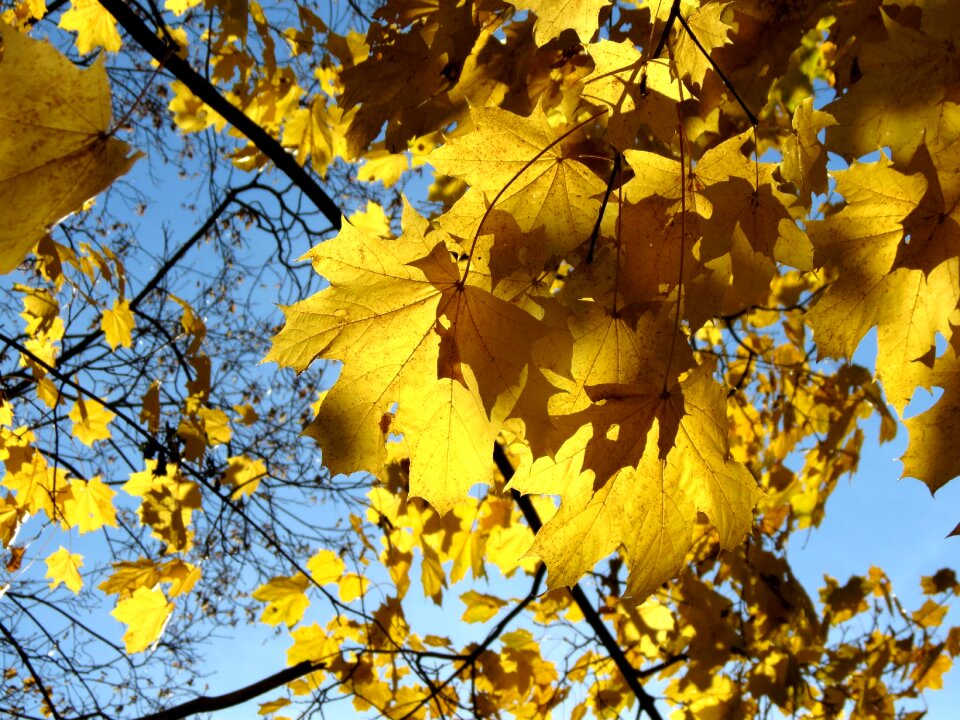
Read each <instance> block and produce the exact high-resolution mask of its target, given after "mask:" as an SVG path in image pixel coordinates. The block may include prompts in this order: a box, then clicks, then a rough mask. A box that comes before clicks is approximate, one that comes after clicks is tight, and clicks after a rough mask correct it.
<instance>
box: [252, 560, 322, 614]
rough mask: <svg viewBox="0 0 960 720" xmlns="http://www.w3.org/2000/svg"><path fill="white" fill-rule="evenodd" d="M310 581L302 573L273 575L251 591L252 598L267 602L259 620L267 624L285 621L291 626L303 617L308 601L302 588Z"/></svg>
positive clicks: (305, 587)
mask: <svg viewBox="0 0 960 720" xmlns="http://www.w3.org/2000/svg"><path fill="white" fill-rule="evenodd" d="M309 584H310V581H309V580H308V579H307V576H306V575H304V574H303V573H297V574H296V575H294V576H293V577H282V576H281V577H275V578H273V579H272V580H270V582H268V583H266V584H265V585H261V586H260V587H258V588H257V589H256V590H255V591H254V592H253V595H252V597H253V599H254V600H259V601H261V602H265V603H267V606H266V607H265V608H264V609H263V614H262V615H261V616H260V620H262V621H263V622H265V623H266V624H267V625H279V624H280V623H285V624H286V626H287V627H292V626H293V625H296V624H297V622H299V620H300V618H302V617H303V613H304V611H306V609H307V606H308V605H310V601H309V600H308V599H307V596H306V595H305V594H304V590H306V589H307V586H308V585H309Z"/></svg>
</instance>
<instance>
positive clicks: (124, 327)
mask: <svg viewBox="0 0 960 720" xmlns="http://www.w3.org/2000/svg"><path fill="white" fill-rule="evenodd" d="M134 326H135V323H134V320H133V313H132V312H130V303H129V302H128V301H127V300H121V299H119V298H117V299H116V300H114V301H113V307H112V308H109V309H107V310H104V311H103V318H102V319H101V320H100V327H101V328H102V329H103V334H104V337H106V339H107V344H108V345H109V346H110V349H111V350H116V349H117V348H118V347H127V348H128V347H130V346H131V344H132V343H133V338H132V335H131V333H132V332H133V328H134Z"/></svg>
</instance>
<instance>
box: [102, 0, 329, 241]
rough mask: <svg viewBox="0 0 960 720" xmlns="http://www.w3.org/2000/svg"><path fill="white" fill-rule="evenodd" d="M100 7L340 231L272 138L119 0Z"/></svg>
mask: <svg viewBox="0 0 960 720" xmlns="http://www.w3.org/2000/svg"><path fill="white" fill-rule="evenodd" d="M100 4H101V5H103V7H105V8H106V9H107V11H108V12H109V13H110V14H111V15H113V17H114V18H115V19H116V21H117V22H118V23H120V25H121V26H122V27H123V29H124V30H126V31H127V32H128V33H129V34H130V37H132V38H133V39H134V41H135V42H136V43H137V44H138V45H140V47H142V48H143V49H144V50H146V51H147V52H148V53H150V55H151V56H153V58H154V59H155V60H156V61H157V62H159V63H160V65H161V67H165V68H166V69H167V70H169V71H170V72H171V73H172V74H173V76H174V77H175V78H177V80H179V81H180V82H182V83H183V84H184V85H186V86H187V88H188V89H189V90H190V92H192V93H193V94H194V95H196V96H197V97H198V98H200V99H201V100H203V102H205V103H206V104H207V105H209V106H210V107H211V108H213V109H214V110H215V111H216V112H218V113H219V114H220V115H221V116H223V118H224V119H225V120H226V121H227V122H229V123H230V124H231V125H233V126H234V127H235V128H236V129H237V130H239V131H240V132H242V133H243V134H244V135H245V136H246V137H247V139H249V140H250V142H252V143H253V144H254V145H256V146H257V149H258V150H260V152H262V153H263V154H264V155H266V156H267V157H268V158H270V160H271V161H272V162H273V164H274V165H276V166H277V168H278V169H279V170H280V171H281V172H283V173H285V174H286V175H287V177H289V178H290V179H291V180H292V181H293V182H294V183H295V184H296V185H297V187H299V188H300V189H301V190H303V192H304V193H305V194H306V196H307V197H309V198H310V200H311V201H313V203H314V205H316V206H317V209H318V210H319V211H320V212H321V213H323V215H324V216H325V217H326V218H327V220H329V221H330V224H331V225H333V226H334V227H335V228H336V229H337V230H339V229H340V222H341V219H340V217H341V212H340V208H339V207H338V206H337V204H336V203H335V202H334V201H333V200H332V199H331V198H330V196H329V195H327V193H326V192H324V190H323V188H321V187H320V186H319V185H318V184H317V182H316V180H314V179H313V177H311V176H310V173H308V172H307V171H306V169H305V168H304V167H303V166H302V165H300V163H298V162H297V160H296V158H294V157H293V155H291V154H290V153H288V152H287V151H286V150H284V149H283V146H281V145H280V143H279V142H277V140H276V139H275V138H274V137H273V136H271V135H270V134H269V133H268V132H267V131H266V130H264V129H263V128H262V127H260V126H259V125H258V124H257V123H255V122H254V121H253V120H251V119H250V118H249V117H247V115H246V114H245V113H244V112H243V110H241V109H240V108H238V107H236V106H235V105H233V104H231V103H230V101H229V100H227V99H226V98H225V97H224V96H223V95H221V94H220V91H219V90H217V88H216V87H215V86H214V85H213V84H212V83H211V82H210V81H208V80H207V79H206V78H204V77H203V76H202V75H200V73H198V72H197V71H196V70H194V69H193V68H192V67H191V66H190V64H189V63H188V62H187V61H186V60H184V59H183V58H181V57H180V56H179V55H177V54H176V52H175V51H176V48H174V47H170V46H169V45H168V44H167V43H165V42H164V41H163V40H162V39H161V38H159V37H158V36H157V35H155V34H154V33H153V31H151V30H150V28H148V27H147V25H146V23H144V22H143V20H141V19H140V17H139V16H138V15H137V14H136V13H135V12H134V11H133V10H132V9H131V8H130V7H129V6H128V5H127V4H126V3H125V2H124V1H123V0H101V2H100Z"/></svg>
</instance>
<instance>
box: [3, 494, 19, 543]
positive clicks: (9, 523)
mask: <svg viewBox="0 0 960 720" xmlns="http://www.w3.org/2000/svg"><path fill="white" fill-rule="evenodd" d="M22 513H23V511H22V510H21V509H20V505H19V504H17V500H16V498H15V497H13V495H11V494H9V493H7V494H6V495H5V497H3V499H0V546H3V547H8V546H9V545H10V543H12V542H13V539H14V538H15V537H16V536H17V531H18V530H19V529H20V521H21V517H22Z"/></svg>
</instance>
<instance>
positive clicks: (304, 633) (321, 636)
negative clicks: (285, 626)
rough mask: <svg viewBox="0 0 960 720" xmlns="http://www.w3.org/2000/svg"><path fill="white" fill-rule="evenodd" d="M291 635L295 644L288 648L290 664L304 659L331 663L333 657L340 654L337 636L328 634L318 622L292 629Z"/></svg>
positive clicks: (288, 662)
mask: <svg viewBox="0 0 960 720" xmlns="http://www.w3.org/2000/svg"><path fill="white" fill-rule="evenodd" d="M290 637H292V638H293V645H292V646H291V647H290V649H289V650H287V664H288V665H296V664H297V663H301V662H303V661H304V660H313V661H314V662H317V663H326V664H327V665H329V664H330V661H331V659H332V658H335V657H338V656H339V655H340V643H339V642H338V640H337V638H336V637H335V636H331V635H328V634H327V633H326V632H324V630H323V628H321V627H320V626H319V625H317V624H316V623H314V624H312V625H306V626H304V627H298V628H297V629H296V630H291V631H290Z"/></svg>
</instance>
